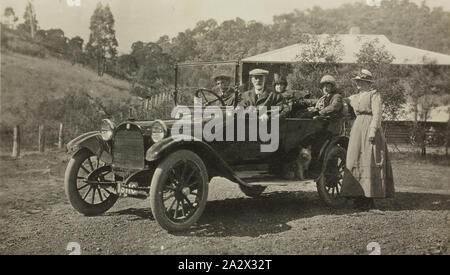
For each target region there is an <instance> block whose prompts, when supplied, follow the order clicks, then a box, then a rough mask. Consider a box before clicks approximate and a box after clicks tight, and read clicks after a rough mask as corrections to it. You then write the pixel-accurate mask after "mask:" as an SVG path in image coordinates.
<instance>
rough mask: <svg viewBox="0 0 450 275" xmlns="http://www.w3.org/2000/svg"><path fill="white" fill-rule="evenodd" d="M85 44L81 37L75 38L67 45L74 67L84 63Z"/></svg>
mask: <svg viewBox="0 0 450 275" xmlns="http://www.w3.org/2000/svg"><path fill="white" fill-rule="evenodd" d="M83 43H84V40H83V39H82V38H81V37H79V36H75V37H73V38H72V39H70V40H69V43H68V44H67V55H68V56H69V58H70V60H71V62H72V65H74V64H75V63H81V62H82V58H83Z"/></svg>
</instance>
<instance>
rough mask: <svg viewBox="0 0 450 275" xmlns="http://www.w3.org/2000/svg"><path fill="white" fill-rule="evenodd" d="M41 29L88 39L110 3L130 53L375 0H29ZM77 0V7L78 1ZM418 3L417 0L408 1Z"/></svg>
mask: <svg viewBox="0 0 450 275" xmlns="http://www.w3.org/2000/svg"><path fill="white" fill-rule="evenodd" d="M32 1H33V2H34V6H35V10H36V15H37V20H38V23H39V26H40V28H41V29H50V28H59V29H62V30H63V31H64V33H65V35H66V36H67V37H74V36H76V35H78V36H81V37H82V38H83V39H84V40H85V42H87V41H88V39H89V21H90V17H91V15H92V14H93V12H94V9H95V7H96V5H97V3H98V2H102V3H103V4H109V6H110V7H111V10H112V13H113V15H114V19H115V30H116V38H117V40H118V42H119V52H121V53H126V52H130V48H131V44H132V43H133V42H135V41H138V40H140V41H144V42H150V41H156V40H158V38H159V37H161V36H163V35H168V36H169V37H171V38H172V37H174V36H176V35H177V34H178V33H179V32H183V31H185V30H186V29H188V28H189V29H192V28H194V27H195V24H196V23H197V22H198V21H200V20H207V19H210V18H213V19H215V20H216V21H217V22H218V23H219V24H220V23H221V22H223V21H225V20H230V19H235V18H236V17H240V18H242V19H244V20H245V21H250V20H255V21H257V22H262V23H265V24H270V23H272V18H273V16H274V15H279V14H283V13H289V12H292V11H294V10H295V9H297V10H306V9H308V8H312V7H313V6H319V7H322V8H335V7H338V6H340V5H342V4H345V3H355V2H366V3H367V2H376V1H378V0H32ZM27 2H28V0H0V11H1V14H3V10H4V9H5V7H12V8H13V9H14V11H15V13H16V15H17V16H18V17H19V23H21V22H22V21H23V13H24V11H25V6H26V4H27ZM77 2H79V4H80V5H79V6H78V5H77ZM410 2H415V3H418V4H420V3H421V2H422V0H410ZM426 3H427V5H428V6H430V7H439V6H441V7H443V8H444V10H446V11H450V0H426Z"/></svg>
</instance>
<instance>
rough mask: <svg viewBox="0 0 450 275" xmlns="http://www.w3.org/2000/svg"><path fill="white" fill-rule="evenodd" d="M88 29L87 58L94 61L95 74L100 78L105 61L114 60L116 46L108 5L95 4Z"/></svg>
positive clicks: (104, 69)
mask: <svg viewBox="0 0 450 275" xmlns="http://www.w3.org/2000/svg"><path fill="white" fill-rule="evenodd" d="M89 29H90V31H91V34H90V36H89V41H88V43H87V44H86V52H87V54H88V56H89V58H91V59H93V60H95V61H96V66H97V73H98V75H99V76H102V75H103V74H104V73H105V71H106V64H107V61H108V60H109V61H114V60H115V58H116V56H117V46H118V43H117V40H116V32H115V30H114V17H113V14H112V12H111V10H110V8H109V5H106V6H105V7H103V5H102V4H101V3H100V2H99V3H98V4H97V7H96V9H95V11H94V14H93V15H92V16H91V24H90V27H89Z"/></svg>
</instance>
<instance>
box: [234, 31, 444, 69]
mask: <svg viewBox="0 0 450 275" xmlns="http://www.w3.org/2000/svg"><path fill="white" fill-rule="evenodd" d="M316 37H317V38H318V39H319V40H320V41H324V40H325V39H326V38H327V37H333V38H336V39H338V40H339V41H340V43H341V44H342V49H343V55H342V60H341V62H340V63H347V64H352V63H356V61H357V57H356V54H357V53H358V52H359V51H360V49H361V48H362V46H363V45H364V43H367V42H370V41H375V40H377V41H378V42H379V45H380V46H384V47H385V49H386V50H387V51H388V52H389V53H391V54H392V55H393V56H394V57H395V58H394V60H393V62H392V64H402V65H422V64H426V63H428V62H430V61H434V62H436V64H439V65H450V55H446V54H442V53H436V52H431V51H427V50H422V49H418V48H414V47H409V46H404V45H400V44H395V43H392V42H391V41H389V39H388V38H387V37H386V36H384V35H368V34H364V35H360V34H358V35H354V34H336V35H328V34H321V35H317V36H316ZM304 47H305V44H302V43H298V44H294V45H291V46H287V47H284V48H280V49H277V50H273V51H269V52H265V53H262V54H258V55H255V56H251V57H247V58H244V59H243V60H242V61H243V62H261V63H293V62H296V61H298V56H299V55H300V54H301V52H302V51H303V49H304Z"/></svg>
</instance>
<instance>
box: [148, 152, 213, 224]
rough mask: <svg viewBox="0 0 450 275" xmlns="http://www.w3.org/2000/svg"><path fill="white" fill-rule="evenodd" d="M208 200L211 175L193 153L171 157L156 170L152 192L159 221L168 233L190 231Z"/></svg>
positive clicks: (177, 153)
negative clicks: (209, 176)
mask: <svg viewBox="0 0 450 275" xmlns="http://www.w3.org/2000/svg"><path fill="white" fill-rule="evenodd" d="M207 200H208V173H207V170H206V167H205V164H204V163H203V161H202V160H201V158H200V157H199V156H198V155H197V154H195V153H194V152H192V151H189V150H179V151H176V152H174V153H172V154H170V155H169V156H168V157H167V158H165V159H164V160H163V161H162V162H161V163H160V164H159V165H158V167H157V168H156V170H155V173H154V174H153V178H152V184H151V188H150V204H151V208H152V213H153V216H154V218H155V220H156V221H157V222H158V223H159V225H160V226H161V227H162V228H164V229H166V230H167V231H180V230H185V229H188V228H189V227H190V226H191V225H193V224H194V223H195V222H197V220H198V219H199V218H200V216H201V215H202V213H203V210H204V209H205V206H206V202H207Z"/></svg>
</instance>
